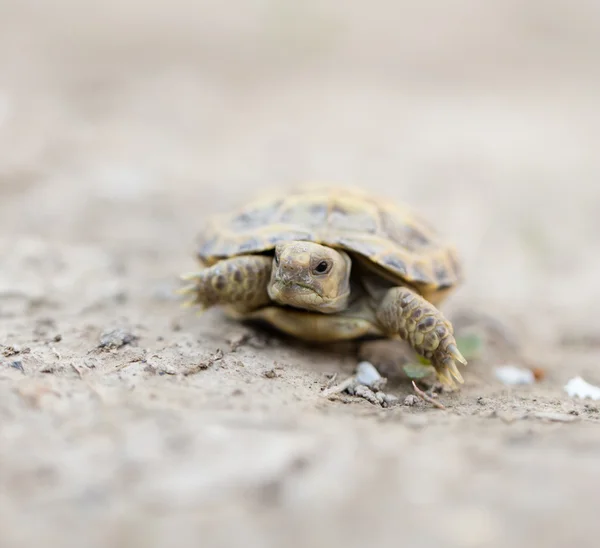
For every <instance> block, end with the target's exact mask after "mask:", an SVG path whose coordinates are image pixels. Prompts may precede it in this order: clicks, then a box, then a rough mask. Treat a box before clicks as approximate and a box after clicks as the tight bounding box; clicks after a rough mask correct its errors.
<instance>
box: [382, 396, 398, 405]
mask: <svg viewBox="0 0 600 548" xmlns="http://www.w3.org/2000/svg"><path fill="white" fill-rule="evenodd" d="M399 402H400V398H398V397H397V396H394V395H393V394H385V399H384V401H383V403H384V407H394V406H395V405H398V403H399Z"/></svg>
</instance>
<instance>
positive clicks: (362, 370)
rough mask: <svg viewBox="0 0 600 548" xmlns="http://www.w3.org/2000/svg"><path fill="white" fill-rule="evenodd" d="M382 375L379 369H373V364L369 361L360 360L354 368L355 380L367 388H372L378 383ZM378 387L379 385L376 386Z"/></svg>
mask: <svg viewBox="0 0 600 548" xmlns="http://www.w3.org/2000/svg"><path fill="white" fill-rule="evenodd" d="M382 380H383V377H382V376H381V375H380V374H379V371H377V369H375V366H374V365H373V364H371V363H369V362H365V361H363V362H360V363H359V364H358V367H357V368H356V382H358V383H359V384H362V385H364V386H368V387H369V388H373V387H375V386H376V385H380V384H381V381H382ZM378 387H379V386H378Z"/></svg>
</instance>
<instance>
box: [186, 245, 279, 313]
mask: <svg viewBox="0 0 600 548" xmlns="http://www.w3.org/2000/svg"><path fill="white" fill-rule="evenodd" d="M272 263H273V259H272V258H271V257H265V256H262V255H240V256H239V257H233V258H231V259H223V260H222V261H219V262H218V263H216V264H214V265H213V266H211V267H209V268H205V269H204V270H200V271H198V272H193V273H191V274H187V275H185V276H183V277H182V278H183V280H185V281H187V282H191V283H190V285H188V286H186V287H184V288H183V289H182V290H181V291H180V293H183V294H191V295H192V299H191V300H190V301H188V303H187V304H189V305H190V306H191V305H198V306H200V307H201V308H202V309H203V310H205V309H207V308H210V307H212V306H217V305H234V306H235V308H236V309H238V310H253V309H256V308H259V307H261V306H264V305H265V304H267V303H269V302H270V299H269V295H268V293H267V286H268V284H269V279H270V277H271V266H272Z"/></svg>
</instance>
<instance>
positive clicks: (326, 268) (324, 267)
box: [315, 261, 329, 274]
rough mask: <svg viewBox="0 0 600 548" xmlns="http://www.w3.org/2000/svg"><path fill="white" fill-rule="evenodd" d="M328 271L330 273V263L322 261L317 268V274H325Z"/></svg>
mask: <svg viewBox="0 0 600 548" xmlns="http://www.w3.org/2000/svg"><path fill="white" fill-rule="evenodd" d="M327 271H329V263H328V262H327V261H321V262H320V263H319V264H318V265H317V266H316V267H315V273H316V274H325V273H326V272H327Z"/></svg>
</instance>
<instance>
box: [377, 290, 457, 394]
mask: <svg viewBox="0 0 600 548" xmlns="http://www.w3.org/2000/svg"><path fill="white" fill-rule="evenodd" d="M377 320H378V321H379V324H380V326H381V328H382V329H383V330H384V331H385V332H386V333H388V334H389V335H399V336H400V338H402V339H403V340H405V341H407V342H408V343H409V344H410V345H411V346H412V348H413V349H414V350H415V351H416V352H417V353H418V354H420V355H421V356H423V357H425V358H427V359H428V360H430V362H431V364H432V365H433V367H434V368H435V370H436V373H437V376H438V378H439V380H440V381H441V382H442V383H444V384H447V385H450V386H453V385H454V384H455V383H454V381H453V380H452V377H454V378H455V379H456V380H457V381H458V382H460V383H462V382H464V381H463V378H462V376H461V374H460V372H459V370H458V368H457V367H456V362H458V363H460V364H462V365H467V361H466V360H465V358H464V357H463V356H462V354H461V353H460V351H459V350H458V347H457V346H456V340H455V339H454V334H453V333H454V329H453V327H452V324H451V323H450V322H449V321H448V320H447V319H446V318H444V316H443V315H442V313H441V312H440V311H439V310H438V309H437V308H436V307H435V306H433V305H432V304H431V303H430V302H429V301H427V300H426V299H424V298H423V297H421V295H419V294H418V293H416V292H415V291H413V290H411V289H409V288H407V287H394V288H392V289H390V290H389V291H388V292H387V293H386V295H385V297H384V299H383V301H382V302H381V304H380V306H379V308H378V309H377Z"/></svg>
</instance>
